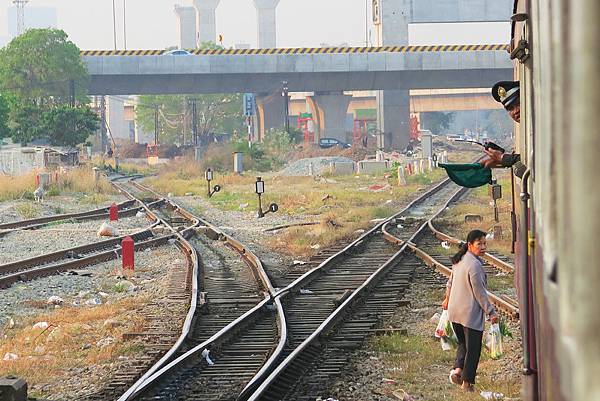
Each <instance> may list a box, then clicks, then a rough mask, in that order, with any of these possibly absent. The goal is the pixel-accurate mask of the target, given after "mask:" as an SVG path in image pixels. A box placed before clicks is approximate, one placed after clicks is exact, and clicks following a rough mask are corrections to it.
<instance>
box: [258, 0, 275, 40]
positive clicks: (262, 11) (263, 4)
mask: <svg viewBox="0 0 600 401" xmlns="http://www.w3.org/2000/svg"><path fill="white" fill-rule="evenodd" d="M279 1H280V0H254V7H256V16H257V20H258V29H257V32H258V47H259V48H261V49H274V48H275V47H277V18H276V14H277V13H276V11H277V10H276V9H277V5H278V4H279Z"/></svg>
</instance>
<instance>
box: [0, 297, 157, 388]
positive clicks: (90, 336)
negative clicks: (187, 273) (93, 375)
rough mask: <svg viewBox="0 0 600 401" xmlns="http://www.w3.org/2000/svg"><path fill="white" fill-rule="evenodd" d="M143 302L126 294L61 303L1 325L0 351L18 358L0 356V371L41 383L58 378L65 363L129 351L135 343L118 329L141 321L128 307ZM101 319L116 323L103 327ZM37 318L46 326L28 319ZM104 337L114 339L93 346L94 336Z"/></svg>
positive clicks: (83, 363)
mask: <svg viewBox="0 0 600 401" xmlns="http://www.w3.org/2000/svg"><path fill="white" fill-rule="evenodd" d="M146 302H148V300H147V299H142V298H127V299H124V300H119V301H115V302H114V303H111V304H107V305H100V306H97V307H93V308H86V309H83V308H73V307H63V308H60V309H56V310H52V311H50V312H48V313H44V314H41V315H39V316H36V317H35V319H29V320H27V321H24V322H23V323H21V324H20V325H19V326H18V327H15V328H13V329H7V330H6V331H5V333H4V334H5V335H6V336H5V338H3V340H2V342H1V343H0V355H5V354H6V353H8V352H11V353H14V354H17V355H18V359H17V360H14V361H0V376H6V375H9V374H10V375H16V376H19V377H23V378H25V379H26V380H27V382H28V383H29V384H30V385H31V384H36V383H46V382H47V380H48V378H49V377H52V378H55V379H58V380H60V377H61V376H64V375H66V374H68V369H73V368H83V367H86V366H89V365H92V364H100V363H103V362H107V361H109V360H113V359H115V358H117V357H118V356H119V355H123V354H126V353H128V352H132V351H134V350H135V349H136V347H135V345H134V344H133V343H129V342H124V341H122V339H121V338H122V335H123V333H125V332H130V331H137V330H140V329H141V328H142V327H143V321H142V319H141V318H140V317H139V316H140V315H139V314H134V315H132V314H131V311H132V309H135V308H137V307H139V306H140V305H142V304H143V303H146ZM39 306H42V305H39ZM107 319H114V320H116V321H118V322H120V324H121V325H120V326H118V327H105V326H104V325H103V324H104V322H105V321H106V320H107ZM40 321H45V322H48V324H49V325H50V326H49V327H48V328H47V329H46V330H42V329H34V328H33V324H35V323H36V322H40ZM107 337H112V338H114V339H115V341H114V342H113V343H112V344H110V345H107V346H105V347H99V346H98V345H97V343H98V341H100V340H102V339H104V338H107ZM86 344H87V345H86Z"/></svg>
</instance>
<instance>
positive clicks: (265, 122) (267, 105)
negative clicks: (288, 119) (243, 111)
mask: <svg viewBox="0 0 600 401" xmlns="http://www.w3.org/2000/svg"><path fill="white" fill-rule="evenodd" d="M256 111H257V130H256V132H257V133H258V137H257V140H258V141H259V142H262V141H263V140H264V138H265V133H266V132H267V131H268V130H269V129H271V128H280V127H283V126H284V118H285V105H284V101H283V98H282V96H281V93H279V92H275V93H272V94H260V95H257V96H256ZM290 125H291V124H290Z"/></svg>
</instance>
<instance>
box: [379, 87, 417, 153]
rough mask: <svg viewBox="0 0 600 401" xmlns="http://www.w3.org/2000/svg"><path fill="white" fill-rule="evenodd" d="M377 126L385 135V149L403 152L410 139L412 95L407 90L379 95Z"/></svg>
mask: <svg viewBox="0 0 600 401" xmlns="http://www.w3.org/2000/svg"><path fill="white" fill-rule="evenodd" d="M377 109H378V110H377V111H378V112H377V124H378V125H379V129H380V130H381V131H383V132H384V133H385V135H384V144H383V147H384V148H386V149H398V150H402V149H404V148H406V146H407V145H408V142H409V139H410V123H409V121H410V95H409V92H408V91H407V90H387V91H379V92H378V93H377Z"/></svg>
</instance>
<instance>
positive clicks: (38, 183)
mask: <svg viewBox="0 0 600 401" xmlns="http://www.w3.org/2000/svg"><path fill="white" fill-rule="evenodd" d="M35 187H36V188H39V187H40V175H39V174H36V175H35Z"/></svg>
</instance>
